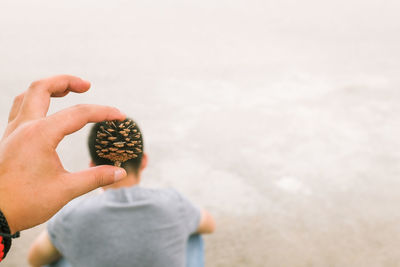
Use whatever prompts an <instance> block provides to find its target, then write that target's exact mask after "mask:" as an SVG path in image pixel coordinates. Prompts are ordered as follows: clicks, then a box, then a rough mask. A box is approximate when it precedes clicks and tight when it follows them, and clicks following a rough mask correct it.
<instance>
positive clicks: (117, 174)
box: [114, 169, 126, 181]
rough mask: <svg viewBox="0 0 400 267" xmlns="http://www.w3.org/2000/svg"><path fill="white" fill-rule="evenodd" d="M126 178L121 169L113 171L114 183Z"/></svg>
mask: <svg viewBox="0 0 400 267" xmlns="http://www.w3.org/2000/svg"><path fill="white" fill-rule="evenodd" d="M125 176H126V172H125V171H124V170H122V169H119V170H116V171H114V181H119V180H121V179H122V178H124V177H125Z"/></svg>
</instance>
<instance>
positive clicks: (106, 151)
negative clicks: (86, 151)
mask: <svg viewBox="0 0 400 267" xmlns="http://www.w3.org/2000/svg"><path fill="white" fill-rule="evenodd" d="M141 142H142V141H141V138H140V132H139V131H138V129H137V127H136V124H135V123H134V122H133V121H132V120H130V119H126V120H124V121H122V122H121V121H104V122H102V123H101V125H100V128H99V130H98V131H97V138H96V143H95V147H96V149H97V150H96V153H97V155H98V156H99V157H102V158H106V159H109V160H111V161H113V162H114V165H115V166H117V167H120V166H121V163H122V162H125V161H127V160H130V159H133V158H137V157H138V156H139V155H140V154H141V153H142V147H143V145H142V144H141Z"/></svg>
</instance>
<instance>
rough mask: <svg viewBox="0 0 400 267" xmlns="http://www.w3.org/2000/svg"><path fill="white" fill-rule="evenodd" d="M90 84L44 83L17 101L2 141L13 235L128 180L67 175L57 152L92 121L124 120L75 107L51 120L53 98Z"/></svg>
mask: <svg viewBox="0 0 400 267" xmlns="http://www.w3.org/2000/svg"><path fill="white" fill-rule="evenodd" d="M89 87H90V83H89V82H86V81H83V80H81V79H80V78H77V77H73V76H68V75H61V76H55V77H51V78H48V79H44V80H40V81H37V82H34V83H32V84H31V86H30V87H29V89H28V90H27V91H26V92H25V93H23V94H21V95H19V96H17V97H16V98H15V100H14V104H13V106H12V108H11V112H10V115H9V120H8V126H7V128H6V131H5V134H4V136H3V138H2V139H1V141H0V210H1V211H2V212H3V214H4V215H5V217H6V219H7V221H8V224H9V226H10V229H11V233H15V232H17V231H20V230H24V229H27V228H30V227H33V226H35V225H37V224H40V223H43V222H45V221H46V220H48V219H49V218H50V217H51V216H52V215H53V214H54V213H56V212H57V211H58V210H59V209H60V208H62V207H63V206H64V205H65V204H66V203H68V202H69V201H70V200H72V199H73V198H75V197H77V196H79V195H82V194H84V193H87V192H89V191H91V190H93V189H95V188H97V187H100V186H104V185H108V184H111V183H113V182H115V181H116V180H119V179H122V178H124V177H125V176H126V172H125V170H124V169H121V168H117V167H113V166H98V167H94V168H90V169H87V170H84V171H80V172H77V173H69V172H68V171H66V170H65V169H64V168H63V166H62V164H61V162H60V159H59V157H58V155H57V152H56V147H57V145H58V144H59V142H60V141H61V140H62V139H63V138H64V136H66V135H68V134H71V133H73V132H75V131H78V130H79V129H81V128H82V127H83V126H85V125H86V124H87V123H88V122H99V121H103V120H123V119H125V115H124V114H123V113H121V112H120V111H119V110H118V109H116V108H112V107H105V106H98V105H76V106H73V107H70V108H67V109H64V110H61V111H59V112H57V113H55V114H53V115H51V116H47V117H46V114H47V111H48V108H49V105H50V97H63V96H65V95H67V94H68V93H69V92H75V93H83V92H86V91H87V90H88V89H89Z"/></svg>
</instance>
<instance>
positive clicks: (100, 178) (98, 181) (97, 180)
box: [95, 174, 107, 187]
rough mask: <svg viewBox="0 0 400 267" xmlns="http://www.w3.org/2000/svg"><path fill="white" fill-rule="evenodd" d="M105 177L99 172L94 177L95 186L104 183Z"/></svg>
mask: <svg viewBox="0 0 400 267" xmlns="http://www.w3.org/2000/svg"><path fill="white" fill-rule="evenodd" d="M106 181H107V177H106V176H105V175H104V174H99V175H97V176H96V177H95V186H96V187H100V186H103V185H105V184H106Z"/></svg>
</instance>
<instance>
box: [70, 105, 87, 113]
mask: <svg viewBox="0 0 400 267" xmlns="http://www.w3.org/2000/svg"><path fill="white" fill-rule="evenodd" d="M74 108H75V109H76V110H78V111H79V112H89V111H90V108H89V105H87V104H77V105H75V106H74Z"/></svg>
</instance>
